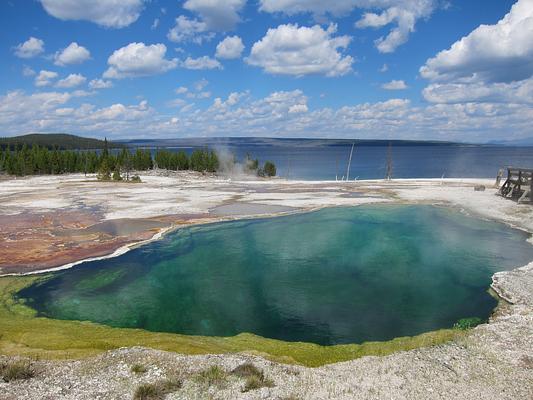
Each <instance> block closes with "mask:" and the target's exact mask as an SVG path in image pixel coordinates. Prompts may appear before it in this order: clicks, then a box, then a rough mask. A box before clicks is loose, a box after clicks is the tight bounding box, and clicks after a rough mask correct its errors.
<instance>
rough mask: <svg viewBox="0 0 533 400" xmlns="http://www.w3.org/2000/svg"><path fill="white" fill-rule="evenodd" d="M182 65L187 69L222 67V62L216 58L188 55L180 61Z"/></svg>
mask: <svg viewBox="0 0 533 400" xmlns="http://www.w3.org/2000/svg"><path fill="white" fill-rule="evenodd" d="M180 66H181V67H182V68H185V69H193V70H194V69H196V70H198V69H222V64H220V62H218V60H215V59H214V58H211V57H208V56H203V57H198V58H192V57H187V58H186V59H185V60H184V61H181V62H180Z"/></svg>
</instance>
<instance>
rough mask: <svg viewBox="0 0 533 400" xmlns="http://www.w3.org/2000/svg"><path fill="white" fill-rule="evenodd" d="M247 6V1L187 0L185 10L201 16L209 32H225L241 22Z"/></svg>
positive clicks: (184, 5)
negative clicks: (243, 9) (241, 14)
mask: <svg viewBox="0 0 533 400" xmlns="http://www.w3.org/2000/svg"><path fill="white" fill-rule="evenodd" d="M245 4H246V0H187V1H185V3H184V4H183V8H185V9H186V10H189V11H192V12H195V13H197V14H199V15H200V17H201V18H202V21H204V22H205V23H206V24H207V27H208V29H209V30H212V31H222V32H225V31H229V30H232V29H234V28H235V25H237V23H239V22H240V20H241V18H240V16H239V12H240V11H241V10H242V8H243V7H244V5H245Z"/></svg>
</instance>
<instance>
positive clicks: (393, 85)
mask: <svg viewBox="0 0 533 400" xmlns="http://www.w3.org/2000/svg"><path fill="white" fill-rule="evenodd" d="M381 88H382V89H386V90H403V89H407V85H406V84H405V82H404V81H402V80H395V79H393V80H392V81H390V82H387V83H384V84H383V85H381Z"/></svg>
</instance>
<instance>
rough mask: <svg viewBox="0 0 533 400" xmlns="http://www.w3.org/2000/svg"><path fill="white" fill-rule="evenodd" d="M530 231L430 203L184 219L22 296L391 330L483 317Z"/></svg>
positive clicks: (326, 328) (310, 326) (336, 334)
mask: <svg viewBox="0 0 533 400" xmlns="http://www.w3.org/2000/svg"><path fill="white" fill-rule="evenodd" d="M527 237H528V236H527V234H525V233H523V232H521V231H518V230H513V229H510V228H508V227H506V226H504V225H502V224H498V223H494V222H488V221H483V220H479V219H476V218H471V217H468V216H465V215H463V214H461V213H459V212H457V211H454V210H452V209H447V208H440V207H434V206H420V205H416V206H396V205H395V206H391V205H380V206H361V207H355V208H332V209H325V210H321V211H317V212H312V213H306V214H298V215H291V216H285V217H278V218H271V219H257V220H246V221H237V222H228V223H217V224H211V225H205V226H198V227H190V228H185V229H180V230H178V231H176V232H173V233H171V234H169V235H167V236H166V237H165V238H163V239H162V240H160V241H157V242H152V243H150V244H148V245H145V246H143V247H140V248H137V249H135V250H132V251H130V252H128V253H126V254H124V255H122V256H120V257H116V258H112V259H107V260H101V261H94V262H88V263H85V264H81V265H79V266H76V267H74V268H72V269H70V270H65V271H61V272H57V273H55V274H53V276H52V278H51V279H48V280H46V281H44V282H41V283H39V284H36V285H34V286H31V287H29V288H27V289H25V290H23V291H22V292H20V294H19V295H20V297H22V298H24V299H26V301H27V302H28V304H29V305H30V306H31V307H33V308H35V309H36V310H37V311H38V312H39V314H40V315H43V316H48V317H53V318H58V319H71V320H90V321H95V322H99V323H103V324H107V325H111V326H117V327H135V328H143V329H147V330H151V331H164V332H176V333H182V334H190V335H214V336H231V335H236V334H238V333H241V332H250V333H254V334H257V335H260V336H264V337H268V338H276V339H282V340H288V341H306V342H314V343H319V344H337V343H360V342H363V341H370V340H388V339H391V338H394V337H398V336H406V335H415V334H419V333H422V332H426V331H431V330H435V329H439V328H448V327H451V326H452V325H453V324H454V323H455V322H456V321H457V320H458V319H460V318H465V317H481V318H487V317H488V316H489V315H490V313H491V310H492V309H493V308H494V307H495V305H496V300H495V299H494V298H493V297H491V296H490V295H489V294H488V292H487V289H488V288H489V285H490V283H491V275H492V274H493V273H494V272H496V271H501V270H504V269H511V268H515V267H517V266H521V265H525V264H526V263H527V262H529V261H531V260H532V259H533V246H531V245H530V244H528V243H527V242H526V239H527ZM503 249H506V251H505V255H504V251H503Z"/></svg>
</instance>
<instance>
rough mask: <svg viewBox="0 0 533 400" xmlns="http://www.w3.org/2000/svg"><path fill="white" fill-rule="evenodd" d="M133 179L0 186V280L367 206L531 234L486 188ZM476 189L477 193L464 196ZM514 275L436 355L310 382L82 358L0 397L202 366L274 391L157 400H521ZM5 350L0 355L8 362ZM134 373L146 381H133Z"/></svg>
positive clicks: (148, 360) (124, 385) (347, 368)
mask: <svg viewBox="0 0 533 400" xmlns="http://www.w3.org/2000/svg"><path fill="white" fill-rule="evenodd" d="M141 179H142V181H143V182H142V183H140V184H131V183H112V182H109V183H107V182H105V183H104V182H97V181H96V180H95V178H94V176H88V177H85V176H83V175H65V176H60V177H56V176H54V177H32V178H24V179H5V180H0V187H1V189H0V204H1V208H0V254H1V257H0V273H1V274H2V275H9V274H28V273H36V272H42V271H46V270H53V269H57V268H66V267H69V266H71V265H72V264H73V263H76V262H79V261H80V260H83V259H90V258H95V257H107V256H110V255H117V254H120V253H122V252H124V251H127V249H128V248H129V247H128V246H135V245H136V244H138V243H140V242H144V241H147V240H152V239H154V240H156V239H157V237H159V236H160V235H161V234H162V233H164V232H166V231H168V230H170V229H175V228H179V227H180V226H186V225H191V224H198V223H208V222H215V221H222V220H230V219H238V218H249V217H257V216H276V215H282V214H284V213H293V212H303V211H309V210H314V209H318V208H323V207H331V206H356V205H361V204H369V203H413V204H438V205H445V206H451V207H456V208H458V209H460V210H462V211H463V212H466V213H469V214H471V215H475V216H478V217H481V218H486V219H491V220H495V221H500V222H503V223H506V224H508V225H511V226H513V227H515V228H519V229H522V230H524V231H527V232H529V233H532V232H533V207H532V206H531V205H518V204H516V203H515V202H513V201H510V200H505V199H503V198H500V197H498V196H495V192H496V189H494V188H493V182H492V181H489V180H480V179H444V180H441V179H434V180H392V181H356V182H334V181H333V182H326V181H314V182H310V181H286V180H282V179H272V180H246V179H228V178H223V177H217V176H203V175H199V174H195V173H185V172H184V173H181V172H180V173H164V174H163V173H161V172H157V171H156V172H151V173H149V174H143V175H142V176H141ZM479 184H481V185H485V186H486V187H487V190H485V191H474V186H475V185H479ZM530 241H531V242H533V241H532V240H531V239H530ZM532 261H533V260H532ZM516 267H517V268H516V269H515V270H513V271H508V272H500V273H496V274H495V275H494V276H493V284H492V288H493V289H494V291H495V292H496V293H497V294H498V295H499V296H500V298H501V299H502V300H501V302H500V305H499V306H498V308H497V310H496V311H495V313H494V314H493V316H492V317H491V319H490V321H489V323H487V324H483V325H479V326H478V327H476V328H474V329H473V330H471V331H470V332H469V333H468V334H467V335H464V336H461V337H460V338H458V339H456V340H453V341H451V342H448V343H445V344H442V345H438V346H432V347H422V348H419V349H415V350H409V351H403V352H397V353H394V354H391V355H388V356H383V357H362V358H359V359H356V360H352V361H346V362H340V363H335V364H329V365H323V366H321V367H317V368H307V367H304V366H300V365H288V364H282V363H277V362H273V361H270V360H267V359H266V358H263V357H261V356H260V355H257V354H251V353H234V354H222V355H220V354H219V355H180V354H177V353H171V352H163V351H159V350H152V349H146V348H139V347H133V348H120V349H114V350H109V351H107V352H104V353H101V354H99V355H96V356H93V357H91V358H83V359H75V360H67V361H46V360H44V359H43V360H39V361H34V365H35V369H36V375H35V377H34V378H32V379H29V380H27V381H14V382H10V383H5V382H0V397H1V398H2V399H19V398H25V399H43V398H50V399H52V398H64V399H95V398H105V399H123V398H131V396H132V395H133V392H134V391H135V388H136V387H137V386H138V385H139V384H141V383H146V382H153V381H154V380H158V379H162V378H164V377H166V376H168V375H169V374H175V371H179V374H180V375H181V376H182V377H184V378H185V377H187V376H190V375H191V374H194V373H195V372H198V371H200V370H203V369H205V368H206V367H208V366H211V365H219V366H221V367H223V368H224V369H225V370H228V371H229V370H231V369H233V368H235V367H236V366H237V365H239V364H241V363H243V362H244V361H252V362H253V363H254V364H255V365H256V366H258V367H260V368H262V369H263V370H264V371H265V375H266V376H267V377H269V378H271V379H272V380H273V382H274V385H275V386H273V387H266V388H262V389H259V390H254V391H250V392H246V393H243V392H242V386H243V382H242V381H241V380H238V379H233V378H232V379H229V380H228V382H227V384H226V385H225V386H224V387H218V388H217V387H209V388H206V387H203V386H201V385H198V384H197V383H196V382H195V381H194V380H191V379H185V380H184V385H183V387H182V388H181V389H179V390H178V391H176V392H174V393H171V394H169V395H168V396H167V398H169V399H185V398H186V399H189V398H199V399H200V398H217V399H218V398H219V399H251V398H254V399H255V398H258V399H259V398H261V399H264V398H272V399H289V398H292V399H330V398H336V399H381V398H383V399H385V398H386V399H391V398H394V399H403V398H406V399H421V398H423V399H433V398H435V399H436V398H442V399H449V398H457V399H531V398H533V262H532V263H530V264H528V265H526V266H518V265H517V266H516ZM0 328H1V321H0ZM0 335H1V331H0ZM17 346H20V344H18V343H12V345H11V346H3V348H1V349H0V352H1V353H2V354H9V355H16V354H17V352H18V350H17V349H18V348H19V347H17ZM45 358H46V357H45ZM2 359H7V356H0V362H1V361H2ZM135 363H142V364H144V365H146V366H147V367H148V371H147V372H146V373H145V374H142V375H139V374H135V373H133V372H131V369H130V368H131V366H132V365H134V364H135Z"/></svg>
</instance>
